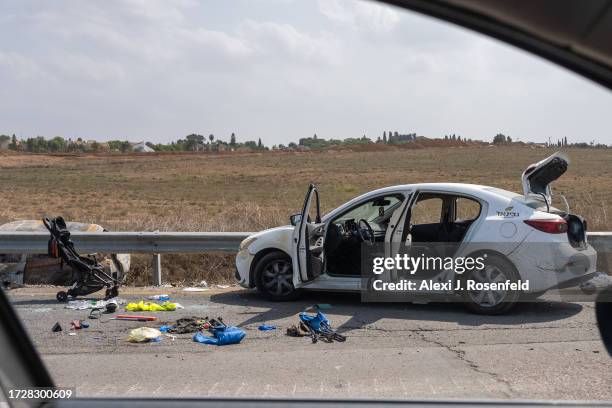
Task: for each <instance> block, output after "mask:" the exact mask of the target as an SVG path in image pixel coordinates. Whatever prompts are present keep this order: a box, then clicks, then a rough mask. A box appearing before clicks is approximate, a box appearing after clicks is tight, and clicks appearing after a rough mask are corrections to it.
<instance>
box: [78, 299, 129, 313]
mask: <svg viewBox="0 0 612 408" xmlns="http://www.w3.org/2000/svg"><path fill="white" fill-rule="evenodd" d="M124 303H125V299H121V298H118V297H114V298H112V299H108V300H71V301H69V302H68V304H67V305H66V309H73V310H86V309H104V308H105V307H106V306H107V305H109V304H114V305H115V307H117V306H118V305H122V304H124Z"/></svg>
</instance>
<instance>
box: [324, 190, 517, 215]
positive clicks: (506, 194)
mask: <svg viewBox="0 0 612 408" xmlns="http://www.w3.org/2000/svg"><path fill="white" fill-rule="evenodd" d="M417 190H419V191H440V192H449V193H457V194H466V195H471V196H475V197H478V198H481V199H483V200H485V201H487V202H491V201H494V200H503V201H509V200H512V199H515V200H516V199H519V200H521V199H522V198H523V196H522V195H520V194H518V193H515V192H513V191H508V190H503V189H500V188H497V187H491V186H483V185H480V184H468V183H415V184H399V185H395V186H388V187H383V188H379V189H377V190H372V191H369V192H367V193H365V194H362V195H360V196H357V197H355V198H353V199H352V200H349V201H347V202H346V203H344V204H342V205H341V206H339V207H337V208H335V209H334V210H332V211H330V212H329V213H327V214H325V216H324V217H323V219H324V220H325V219H328V218H329V217H333V216H335V215H336V214H338V213H341V212H343V211H344V210H345V209H346V208H347V207H350V206H352V205H354V204H355V203H358V202H360V201H363V200H367V199H369V198H372V197H376V196H379V195H381V194H392V193H398V192H414V191H417Z"/></svg>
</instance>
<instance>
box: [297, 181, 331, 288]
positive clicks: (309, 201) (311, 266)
mask: <svg viewBox="0 0 612 408" xmlns="http://www.w3.org/2000/svg"><path fill="white" fill-rule="evenodd" d="M311 211H314V214H313V216H312V217H311V216H310V214H311ZM298 220H299V221H298ZM324 238H325V231H324V225H323V224H322V223H321V205H320V201H319V191H318V190H317V188H316V186H315V185H314V184H311V185H310V186H309V187H308V192H307V193H306V198H305V199H304V206H303V207H302V213H301V216H300V217H298V219H296V222H295V228H294V230H293V242H292V247H293V248H292V249H293V254H292V255H293V256H292V258H293V270H294V273H293V285H294V286H295V287H296V288H298V287H300V286H301V285H302V284H303V283H305V282H308V281H311V280H313V279H315V278H316V277H317V276H319V275H321V273H322V271H323V257H324V251H323V241H324Z"/></svg>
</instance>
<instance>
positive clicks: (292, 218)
mask: <svg viewBox="0 0 612 408" xmlns="http://www.w3.org/2000/svg"><path fill="white" fill-rule="evenodd" d="M289 220H290V221H291V225H293V226H296V225H298V224H299V223H300V221H302V214H293V215H292V216H290V217H289Z"/></svg>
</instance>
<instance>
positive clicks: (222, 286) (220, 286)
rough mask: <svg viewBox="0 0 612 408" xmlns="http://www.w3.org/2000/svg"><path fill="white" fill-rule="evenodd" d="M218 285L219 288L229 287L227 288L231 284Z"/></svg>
mask: <svg viewBox="0 0 612 408" xmlns="http://www.w3.org/2000/svg"><path fill="white" fill-rule="evenodd" d="M217 287H218V288H219V289H227V288H229V287H230V285H217Z"/></svg>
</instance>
